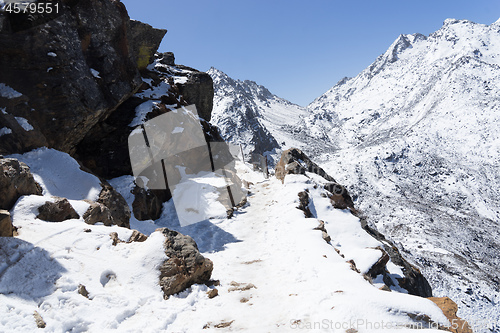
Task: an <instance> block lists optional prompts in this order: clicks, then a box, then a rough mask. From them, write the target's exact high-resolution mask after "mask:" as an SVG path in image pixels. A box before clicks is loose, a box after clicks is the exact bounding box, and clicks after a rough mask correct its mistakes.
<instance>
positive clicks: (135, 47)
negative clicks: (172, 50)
mask: <svg viewBox="0 0 500 333" xmlns="http://www.w3.org/2000/svg"><path fill="white" fill-rule="evenodd" d="M166 33H167V30H165V29H155V28H153V27H152V26H150V25H149V24H146V23H142V22H140V21H135V20H130V24H129V32H128V41H129V48H130V53H131V55H132V57H133V59H134V60H135V62H136V65H137V68H139V70H144V69H146V67H147V66H148V65H149V64H150V63H152V62H153V60H154V57H155V53H156V50H158V47H159V46H160V43H161V40H162V39H163V37H164V36H165V34H166Z"/></svg>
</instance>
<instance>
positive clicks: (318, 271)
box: [169, 177, 442, 332]
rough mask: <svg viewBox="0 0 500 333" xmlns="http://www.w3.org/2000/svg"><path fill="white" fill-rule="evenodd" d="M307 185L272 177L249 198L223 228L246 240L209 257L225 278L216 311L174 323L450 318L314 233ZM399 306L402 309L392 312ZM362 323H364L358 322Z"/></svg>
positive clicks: (278, 325)
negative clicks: (306, 209)
mask: <svg viewBox="0 0 500 333" xmlns="http://www.w3.org/2000/svg"><path fill="white" fill-rule="evenodd" d="M298 178H299V179H300V177H298ZM304 185H305V184H304V182H302V181H297V182H296V183H294V181H293V180H292V182H291V183H288V184H287V183H285V185H283V184H281V182H280V181H278V180H276V179H270V180H267V181H262V182H260V183H257V184H256V185H254V186H253V187H252V188H251V192H252V193H251V195H250V196H249V198H248V202H249V203H248V204H247V205H246V206H245V207H244V208H243V209H242V210H241V211H239V212H238V213H237V214H236V215H235V217H234V218H233V219H231V220H226V221H223V222H222V223H221V224H219V225H218V226H219V227H221V228H222V229H224V230H225V231H226V232H228V233H231V234H232V235H234V237H235V238H236V239H238V242H233V243H229V244H226V245H225V249H224V250H223V251H218V252H213V253H205V254H204V255H206V256H207V257H209V258H210V259H211V260H212V261H213V262H214V271H213V274H212V278H213V279H216V280H219V281H220V286H217V287H216V288H217V289H218V291H219V296H218V297H216V298H214V299H212V300H209V301H208V303H207V305H208V304H209V305H210V307H212V308H214V309H216V310H215V311H210V312H204V311H198V310H196V315H194V318H193V313H189V312H188V313H180V314H179V315H178V317H177V320H176V321H175V322H174V323H172V325H171V326H169V328H171V329H172V330H173V331H176V330H179V331H186V330H187V326H186V323H187V322H190V323H191V325H192V326H191V327H196V326H199V327H202V326H203V327H205V329H208V330H210V329H214V330H217V329H218V328H217V327H221V326H224V325H228V326H227V327H228V328H230V329H231V330H244V331H250V332H257V331H258V332H274V331H285V332H286V331H290V330H293V329H299V328H303V329H310V328H311V327H312V329H318V330H319V331H325V332H332V331H335V330H337V331H338V329H339V328H343V329H344V331H345V330H346V329H349V328H354V327H355V328H357V329H358V331H359V332H362V331H370V330H369V329H368V330H366V329H363V325H368V328H370V326H369V325H370V323H372V324H375V325H377V324H380V323H381V321H385V322H393V323H398V324H400V325H404V324H409V323H410V322H411V321H409V318H408V316H407V315H406V314H407V313H421V310H422V309H425V310H426V313H432V315H431V316H432V317H433V318H436V319H437V320H442V314H441V313H440V312H439V310H437V308H436V307H434V305H433V304H431V303H430V301H428V300H425V299H422V298H419V297H415V296H410V295H406V294H399V293H395V292H394V293H387V292H384V291H380V290H378V289H377V288H376V287H374V286H373V285H371V284H369V283H368V282H367V281H366V280H364V279H363V277H362V276H361V275H360V274H358V273H356V272H354V271H352V270H351V269H350V268H349V265H348V264H347V263H346V261H345V259H344V258H341V257H340V256H339V255H338V254H337V253H336V252H335V250H334V248H333V247H332V246H331V245H330V244H327V243H326V242H325V241H324V240H323V238H322V235H321V231H318V230H313V229H314V228H315V227H317V225H318V221H317V219H316V218H305V217H304V215H303V212H302V211H300V210H299V209H296V208H295V207H296V206H297V204H298V202H297V199H296V198H298V197H297V193H298V192H300V191H302V190H303V189H304ZM310 188H311V190H312V188H313V186H312V185H310ZM370 296H371V297H370ZM391 308H399V309H400V310H401V311H398V312H395V313H390V312H391ZM359 320H363V321H364V324H361V325H358V326H357V324H356V323H360V322H357V321H359ZM310 325H314V326H310ZM336 325H337V326H336ZM342 325H343V326H342ZM341 326H342V327H341ZM401 329H402V328H401V327H399V328H398V331H400V330H401ZM385 330H387V327H385ZM403 331H405V329H403Z"/></svg>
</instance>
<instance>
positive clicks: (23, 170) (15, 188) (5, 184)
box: [0, 158, 42, 210]
mask: <svg viewBox="0 0 500 333" xmlns="http://www.w3.org/2000/svg"><path fill="white" fill-rule="evenodd" d="M30 194H36V195H41V194H42V188H41V187H40V185H39V184H38V183H37V182H36V181H35V179H34V178H33V175H32V174H31V172H30V168H29V167H28V166H27V165H26V164H24V163H23V162H20V161H18V160H16V159H14V158H2V159H0V209H7V210H9V209H11V208H12V207H13V206H14V204H15V203H16V201H17V199H19V197H20V196H22V195H30Z"/></svg>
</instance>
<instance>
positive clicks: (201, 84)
mask: <svg viewBox="0 0 500 333" xmlns="http://www.w3.org/2000/svg"><path fill="white" fill-rule="evenodd" d="M177 67H179V68H183V67H184V66H180V65H178V66H177ZM189 69H191V70H192V68H189ZM179 92H180V93H181V94H182V97H183V98H184V100H185V101H186V102H187V104H188V105H190V104H195V105H196V109H197V110H198V114H199V115H200V117H202V118H203V119H205V120H206V121H210V118H211V117H212V107H213V101H214V83H213V81H212V78H211V77H210V75H208V74H207V73H205V72H199V71H196V70H194V71H193V72H192V73H190V74H189V75H188V79H187V82H186V83H184V84H181V85H179Z"/></svg>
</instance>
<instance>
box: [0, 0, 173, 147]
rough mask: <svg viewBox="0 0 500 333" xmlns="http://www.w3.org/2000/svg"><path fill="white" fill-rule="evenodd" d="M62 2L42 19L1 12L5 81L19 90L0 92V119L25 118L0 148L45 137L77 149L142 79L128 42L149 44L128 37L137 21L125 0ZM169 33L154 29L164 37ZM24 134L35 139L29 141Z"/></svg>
mask: <svg viewBox="0 0 500 333" xmlns="http://www.w3.org/2000/svg"><path fill="white" fill-rule="evenodd" d="M60 5H61V6H60V7H59V13H58V14H57V15H56V16H55V17H45V19H44V20H40V21H37V20H34V21H32V20H31V19H30V17H29V16H28V15H24V14H23V15H20V14H10V15H7V14H6V13H0V15H1V16H2V21H3V26H2V30H1V31H0V35H1V38H0V72H1V73H2V74H1V79H0V81H1V84H2V85H3V87H4V91H5V90H7V91H15V92H16V93H14V94H10V95H9V94H8V93H7V94H5V93H2V103H0V104H2V106H3V112H2V114H1V115H0V122H1V125H0V126H2V127H5V128H10V127H9V125H12V124H13V122H14V121H13V119H16V120H17V122H18V123H19V125H20V126H14V128H12V133H10V134H8V135H5V137H4V138H3V139H4V140H5V141H7V143H6V144H2V145H1V147H0V152H3V153H13V152H19V151H24V150H29V149H31V148H34V147H37V146H38V147H39V146H43V145H48V146H49V147H53V148H56V149H58V150H61V151H65V152H69V153H72V152H74V150H75V146H76V144H78V143H79V142H80V141H81V140H82V139H83V138H84V137H85V135H86V134H87V132H88V131H89V130H90V129H91V128H92V127H93V126H95V125H96V124H97V123H98V122H99V121H100V120H102V119H105V118H106V117H107V116H109V114H110V113H111V112H112V111H113V110H115V109H116V107H117V106H118V105H120V104H121V103H123V102H124V101H125V100H126V99H128V98H129V97H130V96H131V95H132V94H134V93H135V92H136V91H137V89H138V88H139V87H140V85H141V83H142V82H141V77H140V74H139V71H138V67H137V66H136V64H135V63H134V60H135V57H134V56H135V55H134V54H132V53H131V52H130V49H132V50H136V49H141V50H143V49H144V47H142V48H141V47H140V46H139V47H137V46H135V45H133V44H132V45H131V44H130V43H129V40H128V35H129V34H130V35H133V33H134V31H135V30H136V29H137V26H136V25H135V24H132V25H131V24H130V19H129V17H128V14H127V11H126V9H125V7H124V5H123V4H122V3H121V2H119V1H94V0H82V1H64V2H63V3H61V4H60ZM149 29H150V30H154V29H152V28H151V27H149ZM164 33H165V31H159V32H158V33H157V35H158V36H157V37H159V40H160V41H161V37H163V34H164ZM132 41H135V40H134V39H132ZM153 45H155V44H153ZM131 46H132V47H131ZM154 52H155V50H153V49H152V48H151V49H150V50H149V55H152V54H154ZM33 111H35V112H33ZM20 119H22V120H20ZM26 132H28V133H29V132H32V133H29V134H26ZM26 137H28V138H33V139H32V140H28V142H25V141H24V140H23V139H25V138H26ZM34 138H36V139H34ZM4 140H3V141H4Z"/></svg>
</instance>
